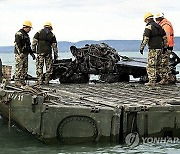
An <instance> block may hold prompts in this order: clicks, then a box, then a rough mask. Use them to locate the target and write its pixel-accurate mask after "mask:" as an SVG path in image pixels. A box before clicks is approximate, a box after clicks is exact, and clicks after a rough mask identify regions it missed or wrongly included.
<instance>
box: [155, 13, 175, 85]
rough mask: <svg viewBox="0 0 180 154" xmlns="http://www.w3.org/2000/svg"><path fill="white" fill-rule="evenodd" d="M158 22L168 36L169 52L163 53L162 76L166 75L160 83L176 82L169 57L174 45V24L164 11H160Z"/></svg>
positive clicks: (157, 17) (157, 16)
mask: <svg viewBox="0 0 180 154" xmlns="http://www.w3.org/2000/svg"><path fill="white" fill-rule="evenodd" d="M156 22H157V23H158V24H159V25H160V26H161V27H162V28H163V29H164V30H165V32H166V37H167V49H168V50H167V52H165V53H163V54H162V55H161V56H162V57H161V60H162V62H161V65H162V69H161V74H162V75H161V76H164V77H163V79H162V80H161V81H160V82H159V83H160V84H168V83H174V82H175V78H174V77H173V75H172V72H171V70H170V67H169V58H170V54H171V53H172V50H173V47H174V30H173V26H172V24H171V23H170V22H169V21H168V20H167V19H166V18H164V13H158V14H157V15H156Z"/></svg>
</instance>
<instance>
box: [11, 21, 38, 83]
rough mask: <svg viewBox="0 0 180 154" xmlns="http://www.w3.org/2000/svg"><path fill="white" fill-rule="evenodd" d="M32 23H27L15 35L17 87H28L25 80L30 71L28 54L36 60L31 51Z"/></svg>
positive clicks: (15, 78)
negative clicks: (30, 35)
mask: <svg viewBox="0 0 180 154" xmlns="http://www.w3.org/2000/svg"><path fill="white" fill-rule="evenodd" d="M31 28H32V23H31V22H30V21H25V22H24V23H23V28H22V29H20V30H19V31H18V32H17V33H16V34H15V41H14V43H15V47H14V53H15V77H14V80H15V86H17V87H21V86H24V85H26V83H25V78H26V77H27V71H28V54H29V53H30V54H31V56H32V57H33V60H35V55H34V54H33V52H32V50H31V42H30V38H29V35H28V33H29V32H30V31H31Z"/></svg>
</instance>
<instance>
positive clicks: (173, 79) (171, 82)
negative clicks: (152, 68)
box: [168, 74, 176, 84]
mask: <svg viewBox="0 0 180 154" xmlns="http://www.w3.org/2000/svg"><path fill="white" fill-rule="evenodd" d="M175 82H176V80H175V78H174V77H173V75H172V74H170V75H169V77H168V83H169V84H174V83H175Z"/></svg>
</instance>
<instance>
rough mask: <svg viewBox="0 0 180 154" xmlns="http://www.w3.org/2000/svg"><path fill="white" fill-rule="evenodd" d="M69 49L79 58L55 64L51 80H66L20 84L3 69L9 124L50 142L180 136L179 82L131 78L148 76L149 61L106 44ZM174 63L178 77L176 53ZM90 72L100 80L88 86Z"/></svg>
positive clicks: (3, 108) (0, 93) (0, 109)
mask: <svg viewBox="0 0 180 154" xmlns="http://www.w3.org/2000/svg"><path fill="white" fill-rule="evenodd" d="M70 50H71V52H72V54H73V56H74V57H75V59H74V60H72V59H62V60H58V61H56V62H54V65H53V69H54V71H53V74H52V79H59V81H60V83H64V84H58V83H50V84H49V85H40V86H39V85H36V84H34V82H33V81H32V82H30V81H28V82H27V85H26V86H23V87H20V88H17V87H15V86H14V83H13V81H10V82H9V83H8V82H6V74H5V71H4V69H0V77H1V80H2V82H1V87H0V114H1V116H3V117H5V118H6V119H7V120H8V121H9V122H8V124H9V128H10V127H11V124H12V123H16V124H17V125H18V126H20V127H21V128H22V129H23V130H26V131H27V132H29V133H30V134H32V135H33V136H35V137H36V138H37V139H39V140H40V141H42V142H43V143H47V144H55V143H58V144H74V143H82V142H102V141H103V142H104V141H105V142H117V143H120V142H121V143H124V142H125V141H126V139H127V136H128V134H130V133H135V134H138V135H139V139H140V140H141V137H163V138H166V137H172V138H174V137H180V120H179V119H180V114H179V113H180V94H179V91H180V87H179V83H176V84H174V85H164V86H156V87H146V86H144V85H143V84H140V83H137V82H134V81H133V82H131V81H130V78H129V76H130V75H132V76H133V77H134V78H138V77H139V78H140V79H141V82H143V81H145V80H147V75H146V59H141V58H128V57H126V56H120V55H118V53H117V52H116V50H115V49H113V48H111V47H110V46H108V45H107V44H105V43H102V44H91V45H85V46H84V47H83V48H76V47H75V46H71V48H70ZM170 62H171V68H172V71H174V72H173V73H174V75H176V74H177V73H178V72H176V69H175V68H176V65H177V64H178V63H179V59H178V56H177V55H175V54H174V56H171V59H170ZM1 67H4V66H2V63H0V68H1ZM1 70H3V72H1ZM90 74H96V75H99V76H100V81H101V82H96V83H95V84H92V82H91V84H87V83H88V82H89V75H90ZM27 79H30V80H33V79H36V78H33V77H31V76H28V78H27ZM121 81H126V82H121ZM127 81H128V82H127ZM65 83H66V84H65ZM67 83H68V84H67ZM69 83H73V84H69ZM74 83H75V84H74ZM80 83H81V84H80ZM110 83H111V84H110ZM7 129H8V128H7ZM130 141H131V140H129V142H128V143H130V145H131V144H133V143H131V142H130Z"/></svg>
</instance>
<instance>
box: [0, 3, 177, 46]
mask: <svg viewBox="0 0 180 154" xmlns="http://www.w3.org/2000/svg"><path fill="white" fill-rule="evenodd" d="M146 12H152V13H153V14H156V13H157V12H163V13H164V14H165V17H166V18H167V19H168V20H169V21H171V23H172V24H173V27H174V31H175V36H180V1H179V0H171V1H165V0H29V1H26V0H0V46H11V45H14V35H15V33H16V32H17V31H18V30H19V29H21V28H22V23H23V22H24V21H25V20H30V21H31V22H32V25H33V29H32V30H31V31H30V33H29V36H30V38H31V41H32V38H33V36H34V34H35V33H36V32H37V31H39V30H40V29H42V28H43V25H44V23H45V22H47V21H49V22H51V23H52V26H53V33H54V34H55V36H56V38H57V40H58V41H69V42H78V41H81V40H109V39H112V40H141V39H142V35H143V31H144V27H145V23H144V21H143V17H144V14H145V13H146Z"/></svg>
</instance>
